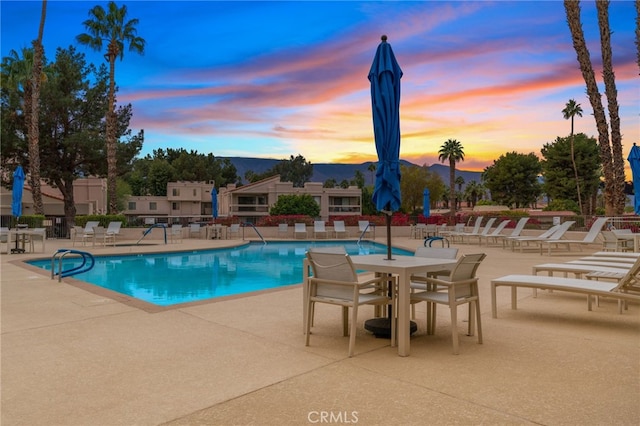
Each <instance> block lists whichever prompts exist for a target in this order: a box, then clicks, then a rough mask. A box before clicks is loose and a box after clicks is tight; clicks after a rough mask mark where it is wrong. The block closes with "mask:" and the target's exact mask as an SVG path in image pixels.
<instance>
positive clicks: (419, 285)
mask: <svg viewBox="0 0 640 426" xmlns="http://www.w3.org/2000/svg"><path fill="white" fill-rule="evenodd" d="M414 256H417V257H429V258H432V259H455V258H456V257H457V256H458V249H457V248H439V247H418V248H417V249H416V251H415V253H414ZM450 272H451V271H450V270H444V271H437V272H432V273H429V274H428V275H425V274H413V275H411V285H410V292H411V293H415V292H416V291H418V290H420V291H424V290H427V289H428V287H427V282H426V278H427V276H430V277H437V276H440V275H449V273H450ZM427 309H429V306H428V305H427ZM427 315H429V313H427ZM415 317H416V306H415V304H412V305H411V318H415Z"/></svg>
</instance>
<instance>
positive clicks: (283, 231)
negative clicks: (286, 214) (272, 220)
mask: <svg viewBox="0 0 640 426" xmlns="http://www.w3.org/2000/svg"><path fill="white" fill-rule="evenodd" d="M278 237H279V238H288V237H289V225H288V224H286V223H280V224H278Z"/></svg>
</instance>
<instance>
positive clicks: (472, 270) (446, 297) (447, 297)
mask: <svg viewBox="0 0 640 426" xmlns="http://www.w3.org/2000/svg"><path fill="white" fill-rule="evenodd" d="M485 257H486V254H484V253H478V254H468V255H465V256H462V257H461V258H460V260H458V263H457V264H456V265H455V267H454V268H453V270H452V271H451V273H450V274H449V276H448V277H447V278H445V279H441V278H440V277H438V278H432V277H427V278H426V283H427V285H430V286H432V288H431V289H429V290H426V291H422V292H419V293H414V294H412V295H411V303H418V302H427V304H432V310H433V313H432V315H431V316H432V318H430V315H429V313H430V312H429V310H427V334H433V332H434V330H435V325H436V321H435V318H436V315H435V314H436V306H437V304H442V305H447V306H449V309H450V311H451V338H452V340H453V353H454V354H456V355H457V354H458V352H459V344H458V306H459V305H464V304H468V305H469V324H468V332H467V335H468V336H473V334H474V331H475V330H474V329H475V328H476V327H477V332H478V343H482V324H481V318H480V296H479V294H478V277H476V271H477V270H478V266H480V263H481V262H482V260H483V259H484V258H485ZM441 287H443V288H446V289H447V291H438V290H437V289H438V288H441ZM474 314H475V317H474ZM474 323H477V326H476V324H474Z"/></svg>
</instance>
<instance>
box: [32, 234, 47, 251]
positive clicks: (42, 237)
mask: <svg viewBox="0 0 640 426" xmlns="http://www.w3.org/2000/svg"><path fill="white" fill-rule="evenodd" d="M46 240H47V229H46V228H34V229H33V231H31V234H29V245H30V247H31V252H35V243H36V242H38V241H39V242H40V244H41V247H42V251H41V252H40V253H44V250H45V241H46Z"/></svg>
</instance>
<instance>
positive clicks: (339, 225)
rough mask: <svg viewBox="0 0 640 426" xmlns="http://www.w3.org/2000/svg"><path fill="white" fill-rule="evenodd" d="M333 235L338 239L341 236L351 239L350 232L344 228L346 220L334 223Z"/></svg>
mask: <svg viewBox="0 0 640 426" xmlns="http://www.w3.org/2000/svg"><path fill="white" fill-rule="evenodd" d="M333 233H334V234H335V237H336V238H340V236H342V238H349V231H347V228H346V227H345V226H344V220H334V221H333Z"/></svg>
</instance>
